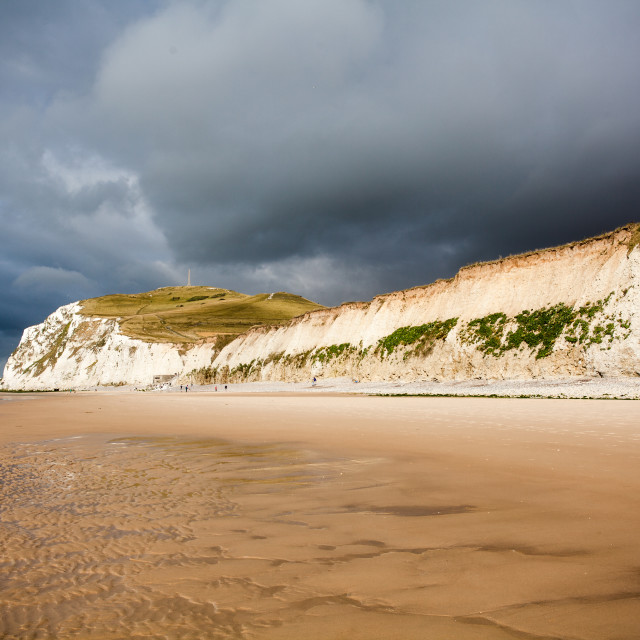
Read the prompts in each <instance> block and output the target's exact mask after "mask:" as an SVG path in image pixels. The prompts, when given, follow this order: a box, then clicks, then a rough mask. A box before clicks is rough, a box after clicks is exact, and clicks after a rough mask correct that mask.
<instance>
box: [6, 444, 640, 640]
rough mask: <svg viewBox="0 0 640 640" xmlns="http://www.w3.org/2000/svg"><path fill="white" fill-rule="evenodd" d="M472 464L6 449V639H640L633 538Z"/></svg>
mask: <svg viewBox="0 0 640 640" xmlns="http://www.w3.org/2000/svg"><path fill="white" fill-rule="evenodd" d="M469 460H470V459H469ZM469 460H467V461H465V462H461V463H459V464H458V465H457V466H456V467H455V468H454V467H451V468H450V465H451V464H452V459H443V460H440V461H437V460H435V458H434V459H426V458H425V459H421V460H420V461H419V463H418V462H416V460H414V459H411V458H406V459H404V460H399V459H398V458H393V457H389V458H387V457H385V456H383V455H380V456H378V457H376V456H374V455H373V454H371V455H368V456H364V455H363V456H360V457H354V456H350V457H340V456H339V455H338V454H328V453H319V452H317V451H314V450H313V449H312V448H302V447H299V446H294V445H286V444H280V445H275V444H264V445H263V444H261V445H249V444H240V443H233V442H229V441H225V440H221V439H213V438H191V439H190V438H186V437H185V438H180V437H171V436H158V437H154V436H146V437H122V436H117V437H116V436H115V435H114V436H100V435H83V436H76V437H68V438H60V439H55V440H47V441H40V442H35V443H22V444H16V443H13V444H5V445H3V446H2V447H1V448H0V548H1V549H2V557H1V558H0V637H2V638H8V639H13V638H15V639H17V638H21V639H22V638H52V639H53V638H55V639H60V640H64V639H66V638H101V639H107V640H108V639H114V640H115V639H117V638H118V639H120V638H138V639H142V638H167V639H174V638H175V639H178V638H181V639H182V638H207V639H210V638H213V639H215V638H266V639H283V640H284V639H292V638H305V639H306V640H313V639H332V638H349V639H356V640H357V639H361V640H364V639H365V638H366V639H371V638H385V639H386V638H402V639H403V640H404V639H411V638H416V639H417V638H429V639H430V640H432V639H435V640H439V639H442V640H443V639H445V638H446V639H450V638H461V639H470V638H474V639H478V638H480V639H487V640H488V639H492V640H501V639H515V638H520V639H522V638H525V639H526V638H529V639H531V640H533V639H534V638H537V639H540V638H548V639H551V638H567V639H568V638H584V639H585V640H591V639H593V640H595V639H602V638H629V639H630V638H633V637H637V634H636V632H637V631H638V629H637V627H636V626H635V625H636V623H637V621H638V620H639V619H640V618H639V615H640V607H639V603H640V572H639V570H638V566H639V565H640V561H639V560H637V559H636V564H635V565H633V564H632V563H630V557H631V556H630V554H631V555H632V554H633V553H634V549H635V547H633V546H632V542H631V541H632V539H633V533H632V532H627V533H624V532H620V533H616V531H617V527H618V525H617V524H616V522H612V523H607V522H606V521H605V520H604V519H600V520H599V521H598V522H597V523H595V522H591V515H590V514H591V513H595V511H591V509H592V508H595V502H594V503H590V504H587V505H578V504H574V502H575V500H574V496H575V495H577V494H576V493H575V491H576V490H577V489H576V487H578V486H579V485H580V482H578V481H576V482H575V483H573V480H570V479H567V478H564V479H562V480H560V481H556V482H555V483H554V489H555V493H554V494H553V495H550V494H549V493H548V491H547V489H548V486H547V485H546V484H545V483H544V482H543V481H542V480H541V479H540V478H537V477H533V476H531V477H527V478H522V479H521V478H519V477H518V475H517V474H516V473H515V472H509V473H506V472H504V471H503V470H501V471H500V472H499V473H498V474H497V475H496V474H493V475H492V474H489V473H487V471H486V469H485V468H484V467H483V466H482V465H478V464H477V463H475V462H473V463H472V462H469ZM465 465H466V466H465ZM500 474H502V475H500ZM463 476H464V477H463ZM567 477H568V476H567ZM516 483H519V486H518V488H517V491H516V492H515V493H514V491H513V487H514V484H516ZM594 496H595V494H594ZM594 499H595V498H594ZM605 503H606V496H605V499H604V500H603V504H605ZM598 509H599V510H600V513H604V511H606V507H603V506H602V505H600V506H599V507H598ZM594 517H595V516H594ZM629 518H630V520H629V522H632V521H633V522H635V520H633V518H636V516H635V515H633V514H630V515H629ZM616 536H617V537H616Z"/></svg>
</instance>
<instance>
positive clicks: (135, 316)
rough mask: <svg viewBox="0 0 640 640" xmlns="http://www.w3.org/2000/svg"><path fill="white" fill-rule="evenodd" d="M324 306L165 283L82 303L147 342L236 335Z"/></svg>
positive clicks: (291, 298) (88, 310)
mask: <svg viewBox="0 0 640 640" xmlns="http://www.w3.org/2000/svg"><path fill="white" fill-rule="evenodd" d="M320 308H322V305H319V304H316V303H314V302H311V301H309V300H307V299H305V298H302V297H301V296H296V295H293V294H291V293H284V292H278V293H273V294H267V293H260V294H258V295H255V296H249V295H246V294H244V293H238V292H237V291H229V290H228V289H216V288H214V287H163V288H161V289H156V290H155V291H147V292H145V293H136V294H129V295H128V294H115V295H109V296H103V297H101V298H91V299H90V300H84V301H83V302H82V313H83V314H84V315H87V316H94V317H102V318H114V317H117V318H119V319H120V328H121V330H122V332H123V333H124V334H125V335H128V336H129V337H131V338H137V339H138V340H144V341H145V342H174V343H185V342H198V341H201V340H204V339H211V338H214V337H218V340H219V341H220V340H225V339H228V338H233V337H235V336H237V335H239V334H241V333H244V332H245V331H247V329H250V328H251V327H253V326H256V325H273V324H282V323H284V322H286V321H288V320H290V319H291V318H293V317H295V316H299V315H302V314H303V313H306V312H307V311H312V310H314V309H320Z"/></svg>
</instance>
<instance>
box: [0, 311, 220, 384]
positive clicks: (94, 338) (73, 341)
mask: <svg viewBox="0 0 640 640" xmlns="http://www.w3.org/2000/svg"><path fill="white" fill-rule="evenodd" d="M210 363H211V349H210V348H209V347H208V346H206V345H200V346H195V347H192V348H191V349H188V350H187V349H184V348H180V347H178V346H177V345H174V344H168V343H150V342H143V341H141V340H134V339H132V338H129V337H128V336H125V335H123V334H122V333H121V332H120V327H119V325H118V322H117V321H116V320H115V319H111V318H92V317H88V316H85V315H83V314H82V313H81V305H80V304H79V303H78V302H74V303H73V304H68V305H65V306H64V307H60V308H59V309H58V310H57V311H55V312H54V313H52V314H51V315H50V316H49V317H48V318H47V319H46V320H45V321H44V322H43V323H42V324H39V325H35V326H33V327H29V328H27V329H25V331H24V333H23V335H22V339H21V340H20V344H19V345H18V348H17V349H16V351H15V352H14V353H13V354H12V356H11V358H9V360H8V362H7V365H6V367H5V370H4V376H3V386H4V388H6V389H55V388H61V389H67V388H76V387H86V386H94V385H121V384H140V385H145V386H146V385H148V384H149V383H151V381H152V380H153V376H154V375H162V374H173V373H176V374H179V373H181V372H182V371H184V370H185V369H187V370H191V369H194V368H198V367H203V366H207V365H208V364H210Z"/></svg>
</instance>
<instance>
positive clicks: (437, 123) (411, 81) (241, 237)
mask: <svg viewBox="0 0 640 640" xmlns="http://www.w3.org/2000/svg"><path fill="white" fill-rule="evenodd" d="M638 13H639V12H638V10H636V8H635V7H634V5H633V4H630V3H613V4H608V5H607V6H606V7H604V6H603V5H601V4H596V3H584V2H581V3H572V2H564V3H562V2H561V3H557V2H553V3H551V2H539V3H531V2H526V3H525V2H513V1H509V2H493V3H475V2H458V3H449V2H447V3H444V2H436V3H424V2H422V3H402V4H401V6H400V7H397V6H395V4H391V3H383V2H380V3H374V2H361V1H356V0H353V1H348V2H344V1H343V0H340V1H339V2H338V1H337V0H336V1H335V2H332V1H323V2H307V3H294V2H289V1H287V2H282V1H280V2H278V1H275V2H270V3H252V2H251V3H247V2H242V1H240V2H231V3H225V4H223V5H219V6H218V5H217V6H216V10H215V11H210V12H208V11H206V10H203V7H202V5H200V4H180V5H174V6H172V7H170V8H169V9H168V10H167V11H166V12H163V13H160V14H159V15H158V16H156V17H155V18H154V19H151V20H148V21H145V22H144V23H141V24H139V25H136V26H134V27H132V28H131V29H129V30H128V31H127V32H126V34H125V35H124V36H123V37H122V38H121V39H120V40H118V41H117V42H116V43H114V44H113V45H112V47H111V48H110V50H109V51H108V53H107V55H106V56H105V61H104V66H103V67H102V69H101V73H100V75H99V77H98V80H97V83H96V88H95V93H94V98H95V101H96V102H95V104H96V108H97V109H98V110H100V113H102V114H104V116H105V121H106V123H107V127H112V130H113V131H115V132H118V131H128V132H131V136H130V137H127V139H126V140H122V139H117V137H116V139H115V142H114V147H113V148H114V151H115V152H119V153H121V154H122V157H136V158H139V163H138V164H137V168H138V169H139V170H140V174H141V177H142V184H143V186H144V189H145V193H146V194H147V195H148V197H149V198H150V201H151V203H152V206H153V208H154V211H155V212H156V219H157V221H158V223H159V224H160V225H161V227H162V228H163V229H164V230H165V231H166V232H167V236H168V238H169V240H170V243H171V246H172V248H173V249H174V251H175V252H176V254H177V256H178V258H179V259H181V260H184V261H189V260H192V261H193V260H196V261H200V262H204V263H207V262H209V263H224V262H228V261H232V262H240V263H259V262H270V261H274V260H281V259H285V258H287V257H290V256H305V255H326V254H329V255H335V256H343V254H344V253H345V252H347V251H348V252H349V253H350V254H351V256H352V258H353V261H354V262H359V261H362V260H364V261H367V260H370V259H372V256H371V254H372V253H373V254H378V255H379V252H380V251H383V252H384V253H385V254H386V256H385V257H386V258H387V259H388V260H390V263H389V266H390V267H393V264H394V261H396V260H404V258H405V257H406V254H407V251H408V252H409V253H411V254H412V255H414V256H415V261H414V265H413V266H414V268H420V269H421V270H425V269H426V271H427V272H429V271H431V272H432V271H433V267H432V266H431V265H430V264H429V260H428V258H427V256H426V255H425V252H423V251H421V250H420V247H421V246H425V243H426V245H430V246H437V245H438V244H439V243H441V242H449V243H455V242H456V241H457V240H458V239H459V238H460V234H462V235H463V238H464V237H465V235H466V236H467V237H468V240H469V242H468V243H467V246H473V245H474V244H475V249H474V250H473V253H474V255H473V256H469V257H470V258H471V257H473V258H476V257H491V256H492V255H493V253H494V252H495V251H496V250H500V249H502V250H504V251H506V250H508V249H515V250H518V249H525V248H528V247H529V246H530V245H531V243H532V242H534V243H543V244H544V243H547V244H548V243H549V242H555V241H561V240H564V239H568V238H570V237H574V236H575V234H576V233H577V234H578V235H579V234H581V233H592V232H598V231H600V230H602V229H606V228H610V227H612V226H615V225H617V224H620V223H623V222H625V221H627V220H629V219H630V218H633V216H634V215H635V207H636V204H637V202H638V195H639V194H638V188H637V186H636V183H637V180H636V178H637V176H638V154H637V149H638V143H639V142H640V140H639V135H638V132H639V131H640V127H639V124H640V121H639V116H638V114H639V113H640V111H638V109H637V107H638V105H639V102H640V101H639V97H640V95H639V94H640V87H639V83H638V73H637V71H636V60H637V54H638V53H640V52H639V51H638V49H639V48H640V47H639V45H638V42H637V38H636V34H637V28H638V26H640V25H639V24H638ZM133 145H135V146H136V149H132V146H133ZM607 203H609V205H607ZM614 203H615V204H614ZM603 208H606V209H607V210H609V213H608V214H604V212H603ZM485 230H486V231H485ZM394 236H400V237H402V236H404V238H403V239H404V243H403V246H398V247H396V248H395V249H394V248H390V247H389V246H388V244H387V243H386V242H385V239H386V238H393V237H394ZM474 238H476V239H477V240H476V241H475V242H474ZM372 245H373V247H374V248H373V249H372ZM460 259H462V261H464V259H465V256H464V255H461V256H459V257H458V260H460ZM447 266H448V267H450V266H453V265H447ZM401 284H402V283H401V282H400V281H398V282H397V283H396V285H397V286H401Z"/></svg>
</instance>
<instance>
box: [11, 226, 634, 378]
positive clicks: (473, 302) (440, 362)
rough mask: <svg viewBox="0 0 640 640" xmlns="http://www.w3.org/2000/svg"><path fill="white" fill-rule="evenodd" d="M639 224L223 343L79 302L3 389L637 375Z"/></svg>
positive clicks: (28, 336)
mask: <svg viewBox="0 0 640 640" xmlns="http://www.w3.org/2000/svg"><path fill="white" fill-rule="evenodd" d="M639 236H640V228H639V226H638V225H635V224H634V225H628V226H626V227H623V228H621V229H618V230H616V231H614V232H612V233H609V234H605V235H603V236H599V237H597V238H592V239H589V240H584V241H582V242H577V243H573V244H570V245H565V246H562V247H557V248H553V249H545V250H542V251H537V252H532V253H529V254H524V255H521V256H513V257H509V258H505V259H501V260H497V261H494V262H489V263H483V264H478V265H474V266H470V267H466V268H463V269H461V270H460V271H459V272H458V274H457V275H456V276H455V277H454V278H452V279H450V280H442V281H438V282H435V283H433V284H430V285H427V286H423V287H416V288H413V289H409V290H406V291H398V292H395V293H391V294H387V295H382V296H378V297H376V298H374V299H373V300H372V301H371V302H366V303H348V304H344V305H342V306H339V307H334V308H330V309H320V310H317V311H312V312H309V313H306V314H304V315H302V316H299V317H297V318H294V319H293V320H291V321H290V322H288V323H287V324H285V325H282V326H277V327H256V328H254V329H251V330H249V331H248V332H247V333H245V334H242V335H240V336H239V337H238V338H236V339H235V340H234V341H233V342H231V343H230V344H228V345H227V346H225V347H224V348H223V349H222V351H220V352H218V351H217V350H216V349H215V346H214V343H211V342H208V343H203V344H195V345H193V344H168V343H152V342H143V341H140V340H136V339H132V338H130V337H128V336H126V335H123V334H122V333H121V331H120V329H119V325H118V321H117V319H104V318H102V319H101V318H94V317H88V316H85V315H83V314H82V312H81V305H80V304H79V303H74V304H70V305H66V306H64V307H61V308H60V309H58V310H57V311H56V312H55V313H53V314H52V315H51V316H49V317H48V318H47V319H46V320H45V321H44V322H43V323H42V324H40V325H37V326H34V327H29V328H28V329H26V330H25V332H24V335H23V337H22V340H21V342H20V344H19V346H18V348H17V349H16V351H15V352H14V353H13V355H12V356H11V358H10V359H9V361H8V362H7V365H6V367H5V370H4V377H3V381H2V385H3V387H4V388H5V389H51V388H73V387H75V388H78V387H86V386H92V385H107V384H114V385H117V384H134V385H148V384H150V383H151V381H152V378H153V375H156V374H174V373H175V374H177V376H178V377H177V380H184V381H187V380H195V381H196V382H227V381H239V380H305V379H308V378H309V377H310V376H313V375H316V376H318V375H323V376H350V377H353V378H357V379H360V380H407V381H408V380H468V379H474V378H478V379H535V378H540V379H545V378H546V379H551V378H560V377H563V378H566V377H573V376H605V377H620V376H639V375H640V246H638V241H639V239H640V237H639Z"/></svg>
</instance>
